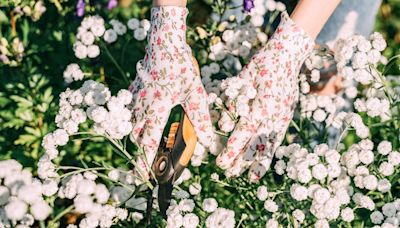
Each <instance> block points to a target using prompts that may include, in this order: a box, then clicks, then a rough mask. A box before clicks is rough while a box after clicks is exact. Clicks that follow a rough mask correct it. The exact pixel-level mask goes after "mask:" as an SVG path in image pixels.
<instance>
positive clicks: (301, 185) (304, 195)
mask: <svg viewBox="0 0 400 228" xmlns="http://www.w3.org/2000/svg"><path fill="white" fill-rule="evenodd" d="M275 155H276V157H277V158H278V159H279V160H278V161H277V162H276V164H275V172H276V173H277V174H279V175H284V174H285V175H286V176H287V177H289V178H290V179H292V180H294V181H295V182H297V183H294V184H292V185H291V187H290V195H291V197H292V198H293V199H294V200H296V201H305V200H309V199H311V207H310V208H309V210H310V212H311V213H312V214H313V215H314V216H315V217H317V218H318V219H319V222H317V223H325V222H324V221H330V220H336V219H338V218H339V216H342V219H343V220H345V221H346V220H347V221H351V220H352V219H353V218H354V215H353V216H351V215H352V214H353V212H352V211H350V210H351V209H350V208H345V209H343V207H345V206H346V205H348V204H349V203H350V200H351V196H352V194H353V190H352V187H351V186H350V178H349V177H348V176H347V175H346V174H345V173H343V167H342V165H341V164H340V158H341V155H340V153H339V152H338V151H336V150H333V149H329V147H328V145H326V144H319V145H317V146H315V148H314V150H313V151H312V152H309V151H307V149H305V148H301V146H300V145H299V144H291V145H289V146H281V147H279V148H278V149H277V151H276V153H275ZM296 213H297V214H299V215H298V216H299V219H298V222H302V219H301V218H302V216H301V213H300V212H296ZM316 226H317V224H316Z"/></svg>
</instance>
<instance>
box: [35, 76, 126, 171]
mask: <svg viewBox="0 0 400 228" xmlns="http://www.w3.org/2000/svg"><path fill="white" fill-rule="evenodd" d="M131 101H132V94H131V93H130V92H129V91H128V90H120V91H119V92H118V95H117V96H111V93H110V91H109V89H108V88H107V87H105V86H104V85H103V84H100V83H98V82H95V81H92V80H89V81H85V83H84V84H83V85H82V87H81V88H79V89H77V90H70V89H67V90H66V91H65V92H63V93H61V94H60V109H59V111H58V114H57V116H56V119H55V122H56V123H57V126H58V127H59V129H57V130H55V131H54V132H52V133H49V134H47V135H46V136H45V137H44V138H43V141H42V146H43V148H44V149H45V154H44V155H43V156H42V157H41V158H40V160H39V162H38V174H39V177H40V178H42V179H46V178H53V177H57V173H56V172H55V171H54V169H55V166H54V164H53V163H52V162H51V160H53V159H55V158H56V157H57V156H58V150H57V147H58V146H64V145H65V144H67V142H68V140H69V135H72V134H74V133H76V132H78V128H79V124H81V123H83V122H85V121H86V120H87V118H89V119H90V120H92V121H93V122H94V125H93V130H94V132H95V133H96V134H100V135H107V136H108V137H111V138H114V139H122V138H123V137H124V136H126V135H128V134H129V133H130V132H131V130H132V123H131V121H130V119H131V115H132V114H131V111H130V110H129V109H128V108H127V106H128V104H130V103H131Z"/></svg>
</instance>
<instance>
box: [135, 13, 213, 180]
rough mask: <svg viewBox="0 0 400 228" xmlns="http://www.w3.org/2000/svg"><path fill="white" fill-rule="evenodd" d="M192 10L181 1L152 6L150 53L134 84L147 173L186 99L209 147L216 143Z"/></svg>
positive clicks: (187, 108)
mask: <svg viewBox="0 0 400 228" xmlns="http://www.w3.org/2000/svg"><path fill="white" fill-rule="evenodd" d="M187 14H188V10H187V9H186V8H184V7H177V6H161V7H154V8H152V9H151V30H150V33H149V35H148V44H147V46H146V55H145V57H144V59H143V60H141V61H139V62H138V64H137V75H136V78H135V80H134V82H133V83H132V84H131V86H130V91H132V93H133V103H134V108H133V131H132V134H131V138H132V140H135V141H136V142H138V144H139V146H140V147H142V148H143V149H144V156H139V157H138V159H137V163H138V167H136V169H137V168H141V171H143V172H142V173H144V174H145V175H144V176H143V178H148V175H149V171H150V169H151V165H152V163H153V160H154V158H155V156H156V153H157V150H158V147H159V143H160V140H161V137H162V133H163V130H164V127H165V125H166V123H167V121H168V117H169V114H170V110H171V109H172V108H173V107H174V106H176V105H178V104H180V105H182V107H183V109H184V110H185V112H186V114H187V116H188V117H189V119H190V121H191V123H192V125H193V126H194V129H195V131H196V135H197V138H198V141H199V142H200V143H201V144H202V145H203V146H204V147H209V146H210V143H211V140H212V137H213V136H212V135H213V131H212V124H211V119H210V114H209V109H208V106H209V103H208V96H207V93H206V91H205V89H204V87H203V84H202V82H201V79H200V76H199V72H198V67H197V69H196V66H195V64H197V63H195V62H194V61H193V58H192V51H191V49H190V47H189V46H188V45H187V43H186V16H187Z"/></svg>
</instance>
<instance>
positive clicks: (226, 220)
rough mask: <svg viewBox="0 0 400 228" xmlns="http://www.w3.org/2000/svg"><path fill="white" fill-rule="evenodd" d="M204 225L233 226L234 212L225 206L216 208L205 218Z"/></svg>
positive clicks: (226, 227)
mask: <svg viewBox="0 0 400 228" xmlns="http://www.w3.org/2000/svg"><path fill="white" fill-rule="evenodd" d="M206 227H208V228H212V227H225V228H233V227H235V212H234V211H232V210H229V209H225V208H221V207H219V208H217V209H216V210H215V211H214V212H213V213H212V214H211V215H210V216H208V217H207V219H206Z"/></svg>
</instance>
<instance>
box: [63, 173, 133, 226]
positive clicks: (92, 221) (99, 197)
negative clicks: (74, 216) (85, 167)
mask: <svg viewBox="0 0 400 228" xmlns="http://www.w3.org/2000/svg"><path fill="white" fill-rule="evenodd" d="M96 178H97V175H96V174H95V173H93V172H85V173H84V174H83V175H82V174H76V175H72V176H69V177H67V178H64V179H63V180H62V182H61V186H60V188H59V191H58V197H59V198H61V199H63V198H67V199H71V200H73V202H74V210H75V211H76V212H77V213H80V214H85V218H84V219H82V220H81V221H80V223H79V227H81V228H89V227H111V226H112V225H113V224H114V223H115V222H116V221H118V220H125V219H126V218H127V217H128V212H127V210H126V209H122V208H116V207H114V206H112V205H110V204H107V203H108V201H109V199H110V192H109V191H108V188H107V186H105V185H104V184H101V183H96V182H95V180H96Z"/></svg>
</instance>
